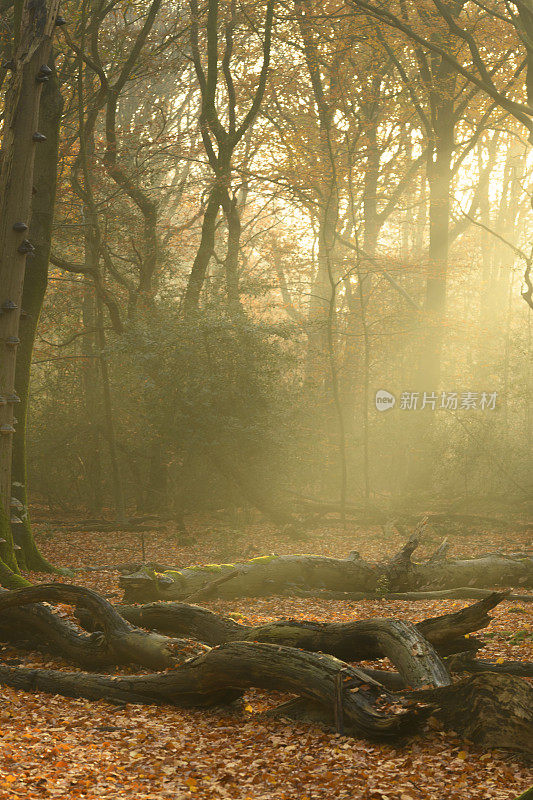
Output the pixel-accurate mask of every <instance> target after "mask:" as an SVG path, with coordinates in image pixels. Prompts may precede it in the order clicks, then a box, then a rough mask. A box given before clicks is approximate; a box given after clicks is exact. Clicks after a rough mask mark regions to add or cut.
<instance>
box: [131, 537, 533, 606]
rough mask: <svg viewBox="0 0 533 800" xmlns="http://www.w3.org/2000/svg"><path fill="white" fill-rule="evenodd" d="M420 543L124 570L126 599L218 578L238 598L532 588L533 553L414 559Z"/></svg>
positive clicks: (190, 590) (169, 595) (182, 592)
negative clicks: (350, 554)
mask: <svg viewBox="0 0 533 800" xmlns="http://www.w3.org/2000/svg"><path fill="white" fill-rule="evenodd" d="M417 544H418V538H417V537H412V538H411V539H410V540H409V542H408V544H407V545H405V547H404V548H402V550H401V551H400V553H399V554H398V555H397V556H395V557H394V558H393V559H391V560H390V561H388V562H385V561H384V562H381V563H377V564H371V563H367V562H365V561H364V560H363V559H361V558H347V559H335V558H326V557H323V556H313V555H308V556H307V555H301V556H298V555H295V556H266V557H263V558H255V559H253V560H252V561H247V562H242V563H236V564H208V565H205V566H203V567H186V568H184V569H181V570H170V571H166V572H163V573H157V572H153V573H152V574H148V573H147V571H146V570H142V571H141V572H136V573H133V574H131V575H123V576H122V578H121V579H120V584H121V586H122V587H123V588H124V602H125V603H130V602H149V601H152V600H183V599H184V598H185V597H188V596H191V595H192V594H194V593H196V592H198V591H201V590H202V589H203V588H205V587H206V586H207V585H208V584H212V583H213V580H214V579H215V578H217V579H222V578H223V577H224V576H226V575H230V574H232V573H234V572H235V571H237V572H238V573H239V574H238V575H236V576H235V577H233V576H232V579H231V580H228V581H227V582H226V583H224V582H222V581H220V584H219V585H218V586H217V587H216V596H217V597H221V598H235V597H242V596H265V595H275V594H287V593H293V594H299V593H300V592H304V593H305V592H308V591H310V592H317V591H318V592H322V591H324V590H326V591H333V592H347V593H353V592H361V597H363V596H365V595H368V594H370V595H372V594H374V596H376V595H379V596H381V595H390V594H391V593H396V592H401V593H405V592H411V591H414V592H418V591H421V590H426V589H429V590H434V589H436V588H441V589H442V588H447V589H456V588H461V587H467V588H470V587H478V588H483V587H494V586H517V585H518V586H523V587H524V588H526V587H527V588H533V558H532V557H530V556H524V557H516V556H513V557H511V556H503V555H500V554H493V555H488V556H484V557H481V558H473V559H445V560H439V561H429V562H424V563H415V562H413V561H412V560H411V555H412V553H413V551H414V550H415V548H416V546H417Z"/></svg>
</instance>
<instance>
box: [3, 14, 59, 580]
mask: <svg viewBox="0 0 533 800" xmlns="http://www.w3.org/2000/svg"><path fill="white" fill-rule="evenodd" d="M58 9H59V0H48V2H46V0H25V2H23V3H15V13H14V30H13V50H12V58H11V59H10V60H9V62H8V63H7V65H4V68H7V69H8V70H9V71H10V72H11V73H12V74H11V77H10V79H9V82H8V90H7V93H6V98H5V106H4V108H5V111H4V114H5V120H4V137H3V142H2V165H1V172H0V287H1V290H0V291H1V294H2V297H1V298H0V308H1V311H2V314H1V315H0V346H1V347H2V352H1V356H0V395H1V396H2V402H1V403H0V514H1V523H0V525H1V530H0V532H1V534H2V536H1V538H2V540H3V542H2V544H1V546H0V557H1V561H0V581H1V582H2V583H3V584H4V585H6V586H12V587H15V586H20V585H23V584H24V583H26V581H25V580H24V579H23V578H22V577H21V576H20V574H19V569H18V565H17V561H16V558H15V555H14V550H13V540H12V535H11V530H10V525H9V515H10V508H11V496H12V486H11V484H12V477H11V472H12V453H13V437H14V435H16V428H15V424H14V423H15V413H14V412H15V408H16V406H17V405H18V402H19V399H20V398H19V396H18V395H17V390H16V388H17V387H16V386H15V375H16V362H17V346H18V343H19V341H20V340H19V332H20V331H19V321H20V316H21V306H22V297H23V285H24V275H25V270H26V259H27V256H28V254H29V253H33V250H34V246H33V244H32V243H31V242H30V241H29V239H27V238H26V231H27V230H28V228H29V222H30V214H31V201H32V187H33V172H34V160H35V150H36V148H37V147H39V146H40V145H41V144H42V143H43V141H44V134H42V133H41V132H40V131H39V129H38V122H39V108H40V102H41V92H42V86H43V83H45V82H46V81H47V80H48V79H49V76H50V73H51V71H52V70H51V68H50V67H49V66H48V63H47V62H48V60H49V56H50V51H51V46H52V37H53V33H54V29H55V27H56V20H57V16H58Z"/></svg>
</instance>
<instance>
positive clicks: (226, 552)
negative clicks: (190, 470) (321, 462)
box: [0, 519, 533, 800]
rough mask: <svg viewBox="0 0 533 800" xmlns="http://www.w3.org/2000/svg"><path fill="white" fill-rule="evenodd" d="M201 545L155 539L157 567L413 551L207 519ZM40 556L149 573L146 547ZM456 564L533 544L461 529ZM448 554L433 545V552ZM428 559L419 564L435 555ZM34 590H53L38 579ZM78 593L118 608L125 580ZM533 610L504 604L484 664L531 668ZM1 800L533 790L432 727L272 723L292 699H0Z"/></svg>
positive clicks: (300, 608) (527, 776)
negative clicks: (152, 702) (365, 736)
mask: <svg viewBox="0 0 533 800" xmlns="http://www.w3.org/2000/svg"><path fill="white" fill-rule="evenodd" d="M190 528H191V531H192V539H193V543H192V544H187V545H182V544H180V542H179V540H177V539H176V536H175V534H174V533H173V532H172V531H171V530H170V529H169V530H166V529H163V530H159V531H155V530H154V531H147V532H145V534H144V539H145V548H146V558H147V560H154V561H159V562H163V563H167V564H170V565H187V564H191V563H206V562H221V561H223V562H227V561H235V560H238V559H239V558H241V559H242V558H249V557H250V556H253V555H256V554H264V553H270V552H275V553H279V554H283V553H291V552H292V553H296V552H313V553H323V554H327V555H332V556H339V557H340V556H345V555H347V554H348V553H349V551H350V550H353V549H357V550H359V552H360V553H361V555H362V556H363V557H364V558H367V559H369V560H372V559H376V560H377V559H380V558H383V557H384V556H385V555H388V554H392V553H393V552H394V551H395V550H396V549H398V547H399V546H400V545H401V544H402V543H403V542H402V538H401V537H400V536H399V535H398V534H396V533H395V532H389V533H387V534H384V533H383V531H382V530H381V529H380V528H378V527H376V528H365V529H359V530H356V529H355V527H354V528H353V529H349V530H348V531H347V532H346V533H343V532H342V531H340V530H339V529H338V528H337V527H335V525H331V526H329V527H326V526H324V528H322V529H320V530H316V531H314V532H312V533H311V534H310V535H309V538H308V539H307V540H306V541H302V542H294V541H290V540H287V539H284V538H283V537H282V536H280V535H278V534H275V533H273V532H272V530H271V529H269V528H268V527H266V526H259V525H250V526H248V528H247V529H246V530H238V531H235V529H234V527H232V526H231V525H229V524H227V523H226V524H223V522H221V521H218V522H217V521H213V520H208V519H197V520H195V521H194V523H193V524H191V526H190ZM36 529H37V531H38V540H39V544H40V546H41V548H42V550H43V551H44V552H45V554H46V555H47V556H48V557H49V558H50V559H51V560H52V561H54V563H56V564H58V565H62V566H70V567H79V566H82V565H87V564H90V565H93V566H94V565H101V564H113V563H124V562H129V561H139V560H140V559H141V535H140V534H139V533H124V532H114V533H108V532H106V533H102V532H94V531H83V530H74V520H72V524H71V525H61V526H58V525H57V524H55V523H53V522H51V521H48V522H41V523H38V524H37V526H36ZM449 538H450V540H451V542H452V545H453V554H454V555H461V554H464V555H475V554H480V553H482V552H487V551H492V550H495V549H499V550H502V551H503V552H511V551H514V550H517V549H520V548H521V547H523V546H530V545H531V532H530V531H529V532H528V531H527V530H525V529H524V528H523V527H521V528H520V529H518V530H517V529H513V526H512V525H510V526H509V527H508V528H505V527H503V528H499V529H498V530H497V532H490V533H489V532H486V531H483V530H481V529H479V528H478V529H476V530H475V531H472V530H469V531H462V530H461V529H460V528H457V529H456V530H455V532H454V533H453V535H451V536H450V537H449ZM438 543H439V536H437V535H436V534H435V535H434V536H433V537H432V536H431V534H430V536H429V539H428V541H427V543H426V550H427V551H429V550H430V549H431V548H432V547H435V546H436V545H437V544H438ZM423 552H424V550H423V549H422V550H421V554H423ZM31 578H32V579H33V580H35V581H49V580H50V578H49V576H44V575H37V574H33V575H32V576H31ZM74 582H76V583H79V584H82V585H85V586H90V587H92V588H94V589H96V590H98V591H100V592H101V593H103V594H104V595H105V596H107V597H108V598H109V599H110V600H111V601H118V600H119V599H120V596H121V593H120V591H119V589H118V584H117V575H116V573H110V572H102V573H100V572H96V573H94V572H93V573H83V574H82V575H79V576H77V577H76V579H75V581H74ZM205 605H207V606H208V607H210V608H212V609H214V610H217V611H220V612H224V613H232V614H235V615H241V617H242V618H243V619H244V620H246V621H248V622H260V621H267V620H272V619H276V618H279V617H299V618H314V619H317V620H325V621H326V620H330V621H331V620H337V621H342V620H348V619H364V618H368V617H370V616H373V615H379V616H390V617H392V616H394V617H401V618H403V619H409V620H412V621H417V620H420V619H423V618H424V617H427V616H434V615H436V614H441V613H445V612H448V611H451V610H457V609H459V608H461V607H463V606H464V605H466V602H462V601H461V602H459V601H432V602H417V603H407V602H385V601H382V600H372V601H365V602H359V603H345V602H339V601H333V600H329V601H322V600H321V601H318V600H309V599H292V598H277V597H276V598H262V599H241V600H238V601H231V602H230V601H212V602H209V603H207V602H206V603H205ZM532 609H533V605H528V604H521V603H516V602H505V603H502V604H501V605H500V606H498V608H497V609H496V610H495V612H494V617H495V619H494V621H493V622H492V624H491V626H490V628H489V629H488V630H487V631H485V632H484V633H483V634H482V637H483V638H484V640H485V641H486V648H485V651H484V652H485V653H486V657H491V658H498V657H506V658H513V659H519V658H521V659H527V660H533V644H532V634H531V630H532V626H531V614H532ZM0 657H1V661H2V662H3V663H6V661H7V662H8V663H12V664H13V663H15V664H20V665H21V666H43V665H46V666H48V667H58V668H63V669H75V667H73V666H72V665H71V664H67V663H66V662H62V661H61V659H52V658H50V657H46V656H43V655H39V654H34V653H31V654H30V653H26V654H24V653H21V652H20V651H15V650H14V649H13V648H11V647H8V646H4V647H2V648H1V650H0ZM0 696H1V698H2V702H1V703H0V799H1V800H4V799H6V800H7V799H8V798H9V799H10V800H11V798H13V800H14V798H24V800H31V799H32V798H42V797H51V798H52V797H59V798H86V799H87V800H91V799H92V798H108V799H109V800H111V799H112V798H113V800H114V799H115V798H117V800H120V798H128V799H129V800H148V799H149V798H153V799H154V800H155V798H158V799H159V798H160V799H161V800H163V798H164V799H168V800H171V799H172V800H177V799H178V798H179V800H181V798H190V797H196V798H215V799H216V798H238V800H247V799H248V798H249V800H306V798H307V799H308V800H322V798H324V800H337V798H338V799H339V800H341V799H342V798H346V799H347V800H348V798H349V799H350V800H359V798H361V800H386V798H389V800H409V799H411V800H448V798H450V800H467V799H468V800H488V799H489V798H495V800H511V799H512V798H515V797H516V796H517V795H518V794H520V793H521V792H523V791H524V790H525V789H526V788H528V787H529V786H530V785H531V783H532V782H533V778H532V776H531V772H530V770H529V769H528V767H527V766H526V765H525V764H524V763H523V762H520V761H519V760H517V759H515V758H513V757H511V756H509V755H508V754H506V753H504V752H503V751H497V750H496V751H488V752H487V751H483V750H481V749H479V748H477V747H475V746H474V745H472V744H469V743H468V742H466V743H465V742H464V741H462V740H460V739H459V738H457V737H455V736H454V735H453V734H450V733H443V732H442V731H440V730H438V729H435V728H434V727H431V726H430V727H428V730H427V733H426V734H425V735H424V736H423V737H418V738H416V739H412V740H409V741H406V742H403V743H401V744H400V743H398V744H395V745H378V744H372V743H369V742H366V741H362V740H356V739H351V738H346V737H339V736H338V735H335V734H332V733H330V732H328V731H326V730H323V729H321V728H320V727H317V726H311V725H307V724H303V723H302V724H295V723H292V722H291V723H285V722H283V721H279V720H273V719H268V718H265V717H264V716H263V712H264V711H265V710H266V709H267V708H271V707H273V706H275V705H277V704H278V703H279V702H281V701H282V700H284V699H286V696H285V695H281V694H276V693H272V692H270V693H266V692H262V691H251V692H249V693H248V694H247V695H246V697H245V699H244V702H243V703H242V704H241V705H240V706H238V707H236V708H232V709H231V710H229V709H218V710H210V711H182V710H178V709H174V708H158V707H149V706H134V705H127V706H126V707H116V706H113V705H111V704H109V703H106V702H102V701H100V702H89V701H86V700H72V699H68V698H63V697H59V696H53V697H51V696H49V695H45V694H42V693H33V694H29V693H25V692H19V691H14V690H12V689H8V688H3V687H0Z"/></svg>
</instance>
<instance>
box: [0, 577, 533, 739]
mask: <svg viewBox="0 0 533 800" xmlns="http://www.w3.org/2000/svg"><path fill="white" fill-rule="evenodd" d="M35 600H48V601H49V600H52V601H60V602H64V601H65V600H66V601H67V602H69V603H81V604H82V605H83V606H84V607H85V608H86V609H88V611H89V613H90V614H91V615H92V616H94V617H95V618H97V619H98V620H99V624H101V626H102V629H103V633H97V634H96V635H94V634H93V636H92V637H91V639H92V645H93V649H96V650H98V648H100V653H99V654H98V653H97V655H100V656H101V655H102V653H105V650H103V649H102V646H103V645H104V644H105V645H106V646H107V647H109V648H112V649H114V654H115V658H117V660H119V661H122V660H127V659H131V660H132V661H133V662H134V663H138V662H139V661H140V662H141V663H143V664H145V665H146V666H155V667H156V668H157V667H158V666H164V665H168V664H169V662H170V663H172V655H171V654H170V652H169V645H171V644H172V641H171V640H168V639H165V638H164V637H157V636H155V635H154V634H147V633H143V632H142V631H139V629H137V628H133V627H132V626H131V625H129V624H128V623H127V622H125V620H124V619H123V618H122V617H121V616H120V615H119V614H118V613H117V612H116V610H115V609H113V607H112V606H110V605H109V604H108V603H107V601H105V600H103V599H102V598H100V597H99V596H98V595H97V594H96V593H94V592H91V591H90V590H87V589H84V588H81V587H76V586H62V585H59V584H52V585H49V586H40V587H33V588H31V589H24V590H18V591H15V592H5V593H1V594H0V610H2V612H3V613H2V615H1V617H0V620H1V623H2V624H3V625H5V622H6V616H7V618H8V619H9V615H10V614H13V611H14V612H15V613H16V614H19V615H20V614H21V613H23V612H24V611H29V613H30V614H32V613H33V614H34V615H35V616H36V617H39V609H44V612H43V613H44V614H45V615H46V614H48V616H50V615H51V612H50V611H49V610H48V609H46V607H43V606H40V604H35V603H33V602H32V601H35ZM21 604H24V605H27V604H29V607H28V608H26V609H22V610H21V609H20V608H18V606H20V605H21ZM493 605H494V602H493ZM472 609H475V606H473V607H472ZM485 610H486V608H485ZM464 611H465V612H466V613H467V615H468V613H469V612H470V611H471V609H465V610H464ZM204 613H205V612H204ZM461 613H463V612H460V614H461ZM483 613H484V612H482V616H483ZM460 614H459V615H448V620H450V619H452V618H455V620H456V621H457V619H458V618H459V616H460ZM41 616H42V614H41ZM19 619H20V617H19ZM442 619H444V618H442ZM427 622H430V623H432V624H433V625H434V624H435V622H436V620H428V621H427ZM49 623H50V620H48V624H49ZM280 624H281V625H284V624H286V623H284V622H282V623H280ZM66 625H67V623H65V621H64V620H62V621H61V623H60V625H59V628H60V629H61V631H60V633H64V631H65V626H66ZM363 626H366V634H367V635H368V637H369V640H370V641H372V642H373V644H374V652H375V653H376V654H378V653H379V655H380V656H387V657H388V658H389V659H390V660H391V661H392V662H393V663H394V664H395V665H396V666H397V668H398V670H399V672H398V673H388V672H382V671H379V670H359V669H356V668H354V667H352V666H350V665H349V664H347V663H344V662H343V661H339V660H338V659H337V658H334V657H332V656H331V655H325V654H323V653H311V652H306V651H304V650H301V649H296V648H294V647H287V646H285V645H282V644H279V643H276V644H270V643H259V642H250V641H236V642H230V643H227V644H222V645H220V646H218V647H215V648H214V649H207V650H206V648H205V646H204V647H203V651H202V646H199V647H198V648H197V649H199V650H200V653H199V654H196V655H194V657H192V658H190V657H188V658H186V660H184V661H183V658H185V657H186V653H185V652H183V651H182V652H181V653H180V656H179V658H178V659H177V660H176V659H174V662H173V663H174V668H173V669H172V670H170V671H167V672H164V673H159V674H155V675H142V676H131V675H128V676H124V677H117V676H113V677H108V676H104V675H98V674H84V673H79V672H76V673H69V672H63V671H59V670H53V671H50V670H46V669H25V668H11V667H4V666H0V683H3V684H5V685H8V686H13V687H15V688H17V689H23V690H26V691H28V690H29V691H34V690H36V689H37V690H39V691H45V692H51V693H54V694H63V695H65V696H70V697H86V698H89V699H105V700H108V701H110V702H113V703H118V704H124V703H128V702H131V703H155V704H163V703H165V704H171V705H175V706H182V707H200V708H206V707H210V706H213V705H218V704H221V703H229V702H232V701H234V700H236V699H238V698H239V697H241V696H242V694H243V692H244V691H245V690H246V689H248V688H249V687H258V688H264V689H275V690H281V691H288V692H291V693H293V694H295V695H297V696H298V697H299V698H300V701H296V703H294V702H293V704H292V705H293V707H294V706H295V705H296V706H300V711H301V708H302V707H303V708H304V711H307V710H308V709H309V706H311V708H312V709H314V711H315V713H316V709H318V710H319V716H318V718H319V719H321V720H322V721H326V722H331V720H332V719H333V720H334V722H335V726H336V729H337V732H339V733H347V734H352V735H356V736H362V737H368V738H372V739H392V738H398V737H400V736H402V735H404V734H406V733H408V732H415V731H417V730H420V723H421V722H422V721H423V720H424V719H425V718H426V717H427V716H428V714H429V713H433V714H434V715H437V716H439V717H440V718H441V720H442V722H443V723H444V726H445V727H452V728H453V729H454V730H455V731H459V732H460V733H462V734H463V735H464V736H466V737H468V739H470V740H473V741H476V742H478V743H480V744H484V745H486V746H489V747H508V748H510V749H512V750H513V751H514V752H517V753H523V752H524V751H525V752H528V753H530V752H531V743H530V742H531V738H530V737H529V738H528V735H529V732H530V729H531V708H532V696H533V689H532V688H531V687H530V686H529V684H528V683H527V682H526V681H524V680H521V679H517V678H514V677H510V676H509V675H502V674H500V675H497V674H494V673H492V674H490V673H487V674H485V675H476V676H474V677H471V678H467V679H464V680H461V681H459V682H458V683H455V684H453V685H452V684H451V680H450V677H449V673H448V670H447V668H446V665H445V664H444V663H443V662H442V660H441V659H440V657H439V656H438V654H437V652H436V651H435V649H434V648H433V647H432V645H431V644H430V643H429V642H428V641H427V639H426V638H425V635H424V634H423V633H422V632H421V626H420V625H419V626H414V625H412V624H411V623H405V622H401V621H399V620H379V619H377V620H370V621H368V622H366V623H363ZM49 627H50V625H49ZM445 627H446V626H444V628H442V624H441V629H442V630H444V629H445ZM19 635H20V631H19ZM55 638H56V641H57V640H58V639H60V638H61V636H60V635H59V636H58V635H57V630H56V637H55ZM68 645H69V646H68V647H66V648H65V649H64V654H65V652H68V653H70V654H72V653H74V655H76V646H78V647H79V645H80V642H79V641H78V642H74V641H73V640H72V636H69V637H68ZM85 645H86V643H85ZM85 651H87V647H86V646H85ZM107 655H108V656H109V651H108V653H107ZM180 660H181V663H179V661H180ZM176 662H177V663H176ZM381 681H383V683H382V682H381ZM385 683H387V684H390V685H392V686H394V687H400V686H401V687H406V686H407V687H413V688H414V691H413V690H411V691H409V692H406V691H405V690H402V691H401V692H400V693H395V694H392V693H391V692H389V691H388V690H387V689H386V688H385V686H384V684H385ZM419 704H421V705H419ZM288 705H291V704H284V706H281V707H280V708H279V709H278V712H281V713H283V715H284V716H289V715H290V713H291V712H290V710H289V709H288V708H287V706H288ZM315 718H316V717H315Z"/></svg>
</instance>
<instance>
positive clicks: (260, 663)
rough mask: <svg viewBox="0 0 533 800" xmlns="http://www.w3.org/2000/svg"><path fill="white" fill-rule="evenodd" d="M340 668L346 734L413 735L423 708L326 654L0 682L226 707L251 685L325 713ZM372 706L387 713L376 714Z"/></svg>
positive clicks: (214, 659) (28, 674)
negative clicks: (295, 698) (157, 671)
mask: <svg viewBox="0 0 533 800" xmlns="http://www.w3.org/2000/svg"><path fill="white" fill-rule="evenodd" d="M341 670H342V672H343V677H346V678H347V679H348V681H349V683H345V682H344V681H343V698H342V701H343V713H344V718H345V721H346V724H347V726H349V728H350V731H351V732H353V733H356V734H357V735H359V736H364V737H370V738H379V739H386V738H394V737H397V736H399V735H402V734H404V733H407V732H408V731H413V730H415V729H416V728H417V727H418V725H419V723H420V721H421V720H422V719H423V718H424V716H425V715H426V711H425V709H424V708H421V709H419V708H416V707H409V708H408V707H407V706H406V704H405V703H403V702H402V700H401V699H399V698H396V697H394V696H392V695H390V694H389V693H388V692H387V691H386V690H385V689H383V687H382V686H381V685H380V684H378V683H375V682H373V681H372V680H371V679H370V678H369V677H368V676H367V675H365V674H364V673H360V672H359V670H357V669H355V668H353V667H351V666H349V665H348V664H344V663H343V662H341V661H338V660H337V659H335V658H333V657H332V656H326V655H318V654H316V653H306V652H303V651H301V650H296V649H294V648H290V647H280V646H278V645H275V646H274V645H268V644H257V643H251V642H232V643H231V644H226V645H221V646H220V647H216V648H214V649H212V650H210V651H209V652H207V653H205V654H204V655H201V656H196V657H195V658H192V659H190V660H189V661H187V662H185V663H184V664H182V665H180V666H178V667H177V668H176V669H174V670H171V671H170V672H166V673H162V674H157V675H146V676H144V675H143V676H121V677H107V676H103V675H96V674H90V673H68V672H61V671H58V670H44V669H22V668H10V667H4V666H0V683H2V684H4V685H6V686H13V687H15V688H17V689H24V690H26V691H36V690H37V691H43V692H50V693H53V694H63V695H65V696H67V697H86V698H88V699H90V700H96V699H104V700H110V701H114V702H117V701H118V702H124V703H152V704H153V703H155V704H170V705H175V706H182V707H189V708H194V707H196V708H207V707H210V706H215V705H219V704H221V703H228V702H231V701H233V700H235V699H237V698H239V697H240V696H241V695H242V694H243V692H244V691H245V690H246V689H249V688H250V687H258V688H263V689H276V690H281V691H289V692H293V693H295V694H298V695H299V696H303V697H306V698H308V699H309V700H312V701H314V702H316V703H318V704H319V705H321V706H323V707H325V708H328V709H329V708H331V709H332V708H333V705H334V702H335V683H336V676H337V674H338V673H339V671H341ZM354 689H356V690H357V691H354ZM378 700H379V701H380V703H381V705H382V706H383V705H387V704H388V705H389V706H390V707H391V710H390V711H385V710H379V709H378V708H377V707H376V702H377V701H378Z"/></svg>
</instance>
